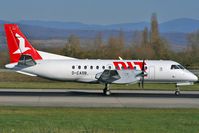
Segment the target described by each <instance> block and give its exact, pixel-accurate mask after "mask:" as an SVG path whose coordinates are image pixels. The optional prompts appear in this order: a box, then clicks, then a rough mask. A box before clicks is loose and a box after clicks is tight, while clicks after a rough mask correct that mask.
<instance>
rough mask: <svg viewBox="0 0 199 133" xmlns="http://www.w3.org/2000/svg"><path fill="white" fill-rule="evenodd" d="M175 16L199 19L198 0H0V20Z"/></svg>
mask: <svg viewBox="0 0 199 133" xmlns="http://www.w3.org/2000/svg"><path fill="white" fill-rule="evenodd" d="M152 13H156V14H157V16H158V20H159V22H166V21H169V20H172V19H177V18H192V19H198V20H199V0H0V20H7V21H19V20H45V21H62V22H82V23H86V24H118V23H132V22H133V23H136V22H142V21H147V22H149V21H150V17H151V14H152Z"/></svg>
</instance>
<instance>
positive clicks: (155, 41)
mask: <svg viewBox="0 0 199 133" xmlns="http://www.w3.org/2000/svg"><path fill="white" fill-rule="evenodd" d="M187 39H188V45H187V48H186V49H184V50H183V51H181V52H176V51H174V50H172V49H171V47H170V44H169V43H168V41H167V40H166V39H165V38H163V37H161V36H160V33H159V27H158V20H157V15H156V14H155V13H154V14H152V16H151V26H150V29H148V28H147V27H145V28H144V30H143V31H142V32H141V35H140V37H139V39H138V41H132V42H131V44H130V45H128V46H127V45H125V43H126V42H125V37H124V32H123V31H122V30H120V31H119V33H118V35H117V36H110V37H109V38H108V40H106V41H104V40H103V35H102V33H101V32H99V33H98V34H97V35H96V37H95V38H94V39H93V41H92V42H91V43H92V44H90V45H89V43H87V45H86V46H87V47H83V46H82V44H81V41H80V38H79V37H78V36H76V35H70V36H69V37H68V39H67V43H66V46H65V48H64V49H63V50H62V51H61V53H62V54H63V55H65V56H72V57H76V58H83V59H84V58H95V59H96V58H98V59H118V57H122V58H123V59H157V60H159V59H169V60H175V61H177V62H179V63H181V64H183V65H184V66H186V67H194V68H199V30H198V31H197V32H193V33H190V34H189V35H188V36H187Z"/></svg>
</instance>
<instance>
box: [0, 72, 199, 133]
mask: <svg viewBox="0 0 199 133" xmlns="http://www.w3.org/2000/svg"><path fill="white" fill-rule="evenodd" d="M111 87H112V89H114V90H115V91H117V90H119V89H121V88H123V89H124V90H135V91H137V90H140V88H139V87H138V85H137V84H135V85H128V86H126V85H112V86H111ZM0 88H3V89H5V88H6V89H8V90H11V89H16V88H21V89H33V90H34V89H36V90H39V89H44V90H46V89H57V90H59V89H67V90H68V89H69V90H70V89H72V90H73V89H78V90H85V89H87V90H97V91H99V90H101V89H102V88H103V86H102V85H95V84H81V83H64V82H54V81H49V80H43V79H39V78H35V77H27V76H23V75H21V74H16V73H10V72H3V73H1V74H0ZM181 89H182V90H183V91H190V90H191V91H198V90H199V84H195V85H194V86H188V87H182V88H181ZM145 90H161V91H162V92H164V91H174V90H175V85H174V84H146V85H145ZM24 94H26V93H24ZM73 94H74V93H73ZM22 95H23V94H22ZM82 95H89V96H90V93H89V94H88V93H85V94H82V93H81V96H82ZM91 95H92V96H93V95H94V96H95V95H97V94H91ZM125 95H127V94H125ZM125 95H124V94H123V98H124V99H129V98H130V97H129V96H135V95H132V94H129V95H127V96H128V97H127V98H125ZM171 95H172V94H169V95H168V94H166V95H165V94H162V96H163V98H167V96H169V97H170V96H171ZM1 96H2V95H1ZM20 96H21V94H19V95H18V96H16V97H17V98H19V97H20ZM116 96H119V94H116ZM140 96H141V98H142V97H145V96H146V95H142V94H140ZM154 96H155V98H157V100H158V101H161V100H160V99H162V98H161V96H160V97H157V95H150V94H149V95H148V97H147V98H148V100H149V99H154ZM186 96H188V97H185V99H188V101H189V102H192V101H194V100H197V99H198V98H197V97H198V94H197V95H192V94H191V95H190V94H187V95H186ZM189 96H190V97H189ZM192 96H194V97H192ZM195 96H196V97H195ZM30 97H31V96H30ZM38 97H39V99H42V98H41V96H40V94H39V96H38ZM58 97H59V94H58ZM61 97H63V96H62V95H61ZM73 97H74V98H76V96H73ZM84 97H85V96H84ZM169 97H168V98H169ZM49 98H50V99H51V100H52V99H53V98H54V97H53V96H50V97H49ZM80 98H81V97H80ZM134 98H135V99H136V98H140V97H139V95H138V96H137V97H136V96H135V97H134ZM158 98H159V99H158ZM173 98H176V97H173V96H171V97H170V98H169V99H173ZM189 98H192V99H189ZM8 99H9V97H8ZM100 99H104V100H105V96H102V97H100ZM182 99H184V98H182ZM26 100H27V101H28V99H26ZM117 100H118V98H116V101H117ZM162 100H164V99H162ZM177 100H178V101H181V98H177ZM1 102H2V101H1ZM16 102H17V100H16ZM187 104H189V103H187ZM173 105H174V107H172V108H161V107H159V108H155V107H154V108H153V107H152V108H143V107H142V108H139V107H137V108H132V107H122V108H121V107H120V108H118V107H114V108H113V107H95V108H93V107H92V108H91V107H42V106H34V107H27V106H23V105H22V106H15V105H12V106H7V105H5V106H2V105H1V106H0V132H3V133H4V132H5V133H7V132H12V133H33V132H37V133H68V132H69V133H187V132H189V133H198V131H199V109H198V108H190V107H188V108H175V103H173ZM196 106H197V105H196ZM176 107H177V104H176Z"/></svg>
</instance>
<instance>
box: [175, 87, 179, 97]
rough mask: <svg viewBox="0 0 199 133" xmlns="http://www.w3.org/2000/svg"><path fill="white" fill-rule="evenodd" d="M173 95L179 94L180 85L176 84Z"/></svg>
mask: <svg viewBox="0 0 199 133" xmlns="http://www.w3.org/2000/svg"><path fill="white" fill-rule="evenodd" d="M175 95H176V96H179V95H180V87H179V86H177V85H176V91H175Z"/></svg>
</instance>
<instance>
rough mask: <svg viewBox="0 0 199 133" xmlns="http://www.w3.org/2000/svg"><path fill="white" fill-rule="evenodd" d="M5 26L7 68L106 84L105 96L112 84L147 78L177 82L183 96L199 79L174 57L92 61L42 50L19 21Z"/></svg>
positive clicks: (155, 80)
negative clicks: (33, 43) (7, 55)
mask: <svg viewBox="0 0 199 133" xmlns="http://www.w3.org/2000/svg"><path fill="white" fill-rule="evenodd" d="M4 26H5V33H6V38H7V44H8V48H9V55H10V63H9V64H7V65H5V67H6V68H8V69H12V70H15V71H16V72H19V73H22V74H26V75H29V76H39V77H42V78H47V79H52V80H59V81H75V82H84V83H102V84H104V85H105V88H104V89H103V93H104V94H105V95H110V94H111V91H110V87H109V85H110V84H134V83H140V84H141V85H142V86H143V84H144V81H145V82H155V83H176V91H175V94H176V95H179V94H180V89H179V86H182V85H192V84H193V83H194V82H196V81H198V78H197V76H195V75H194V74H193V73H191V72H190V71H188V70H187V69H185V68H184V67H183V66H182V65H180V64H179V63H177V62H175V61H170V60H122V59H121V58H120V60H99V59H97V60H88V59H76V58H72V57H66V56H61V55H56V54H51V53H47V52H42V51H38V50H36V49H35V48H33V47H32V45H31V44H30V42H29V41H28V40H27V39H26V37H25V36H24V34H23V33H22V32H21V31H20V29H19V27H18V26H17V25H16V24H5V25H4Z"/></svg>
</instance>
